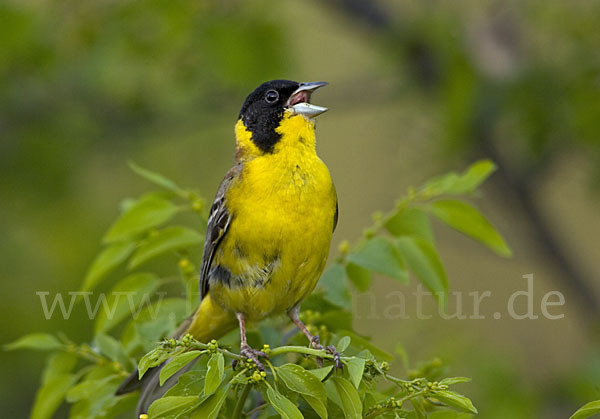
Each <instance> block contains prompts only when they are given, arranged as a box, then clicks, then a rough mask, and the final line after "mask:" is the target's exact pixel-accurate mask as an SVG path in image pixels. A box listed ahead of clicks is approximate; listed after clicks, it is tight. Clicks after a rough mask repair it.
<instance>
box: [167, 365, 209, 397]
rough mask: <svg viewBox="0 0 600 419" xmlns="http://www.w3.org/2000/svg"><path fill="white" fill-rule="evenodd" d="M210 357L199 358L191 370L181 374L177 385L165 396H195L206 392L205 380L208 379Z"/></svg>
mask: <svg viewBox="0 0 600 419" xmlns="http://www.w3.org/2000/svg"><path fill="white" fill-rule="evenodd" d="M207 362H208V357H201V358H199V359H198V360H197V361H196V362H195V363H194V365H193V366H192V368H191V370H190V371H188V372H186V373H183V374H181V376H179V379H178V380H177V383H176V384H175V385H174V386H173V387H171V388H170V389H169V391H167V392H166V393H165V396H193V395H198V394H202V393H203V392H204V379H205V378H206V370H207V369H208V368H207V366H206V364H207Z"/></svg>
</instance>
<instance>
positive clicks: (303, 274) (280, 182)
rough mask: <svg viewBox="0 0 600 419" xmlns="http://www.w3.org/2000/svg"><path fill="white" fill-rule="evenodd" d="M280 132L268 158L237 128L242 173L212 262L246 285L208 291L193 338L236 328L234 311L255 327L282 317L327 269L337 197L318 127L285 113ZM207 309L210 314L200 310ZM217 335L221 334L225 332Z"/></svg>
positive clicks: (229, 193)
mask: <svg viewBox="0 0 600 419" xmlns="http://www.w3.org/2000/svg"><path fill="white" fill-rule="evenodd" d="M277 131H278V132H279V133H280V134H281V139H280V140H279V142H278V143H277V144H276V146H275V150H274V152H273V153H269V154H265V153H262V152H261V151H260V150H259V149H258V148H257V147H256V146H255V145H254V143H253V142H252V141H251V139H250V138H251V133H250V132H249V131H248V130H247V129H246V128H245V127H244V124H243V123H242V122H241V121H238V123H237V124H236V128H235V133H236V140H237V145H238V150H240V151H241V153H242V156H243V157H242V161H243V168H242V170H241V172H240V174H239V175H238V176H237V178H235V179H234V180H233V181H232V182H231V184H230V186H229V189H228V191H227V192H226V195H225V197H226V202H227V208H228V210H229V211H230V213H231V214H232V215H233V222H232V225H231V227H230V229H229V231H228V233H227V235H226V236H225V237H224V239H223V242H222V243H221V244H220V245H219V249H218V250H217V252H216V254H215V257H214V262H213V263H214V264H220V265H224V266H225V267H227V268H228V269H229V270H230V271H231V273H232V274H233V275H235V276H239V277H243V278H245V280H246V283H245V284H242V286H240V287H228V286H226V285H224V284H220V283H216V284H212V285H211V288H210V293H209V295H208V297H210V298H209V299H208V300H207V298H206V297H205V299H204V300H203V302H202V304H201V307H200V308H199V311H198V313H197V314H198V315H197V316H196V317H195V319H194V321H193V322H192V324H191V325H190V332H192V334H194V336H195V337H196V338H198V337H204V338H205V340H206V338H207V336H206V330H205V329H206V328H205V324H206V323H208V322H209V321H211V320H212V323H215V318H222V320H223V323H224V324H223V326H226V325H229V324H230V325H231V327H235V325H236V322H235V321H232V320H231V319H235V317H233V313H235V312H242V313H244V314H245V315H246V318H247V319H248V320H251V321H257V320H261V319H263V318H265V317H267V316H269V315H272V314H279V313H284V312H285V311H286V310H288V309H290V308H291V307H293V306H294V305H295V304H297V303H298V302H300V301H301V300H302V299H304V298H305V297H306V296H307V295H308V294H309V293H310V292H311V291H312V290H313V289H314V287H315V285H316V284H317V281H318V280H319V277H320V275H321V272H322V271H323V268H324V267H325V262H326V260H327V255H328V253H329V245H330V242H331V235H332V232H333V222H334V214H335V210H336V201H337V199H336V192H335V188H334V186H333V182H332V180H331V176H330V174H329V170H328V169H327V166H326V165H325V164H324V163H323V162H322V161H321V159H320V158H319V157H318V156H317V153H316V151H315V129H314V122H312V121H311V120H309V119H306V118H304V117H303V116H301V115H292V113H291V112H290V111H286V113H285V115H284V117H283V119H282V121H281V124H280V126H279V128H277ZM265 267H269V268H270V269H269V270H267V271H265V269H264V268H265ZM204 305H206V306H207V307H206V308H208V306H210V307H211V309H210V310H206V309H204V310H203V308H204V307H203V306H204ZM222 312H230V313H231V316H226V315H222ZM225 323H226V324H225ZM211 329H213V328H212V327H211ZM215 329H216V330H217V331H218V332H219V333H218V334H219V335H220V334H222V333H225V332H226V331H227V330H228V329H225V331H223V329H224V328H219V327H216V328H215ZM214 337H218V336H215V335H212V336H208V338H214Z"/></svg>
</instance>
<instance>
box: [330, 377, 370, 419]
mask: <svg viewBox="0 0 600 419" xmlns="http://www.w3.org/2000/svg"><path fill="white" fill-rule="evenodd" d="M325 383H326V385H325V387H326V389H327V394H328V396H329V398H330V399H331V400H333V402H334V403H335V404H337V405H338V406H339V407H340V408H341V409H342V411H343V412H344V416H345V417H346V418H348V419H359V418H362V403H361V401H360V396H359V394H358V392H357V391H356V388H354V386H353V385H352V383H351V382H350V381H348V380H346V379H345V378H343V377H339V376H333V377H331V378H330V379H329V380H327V381H326V382H325Z"/></svg>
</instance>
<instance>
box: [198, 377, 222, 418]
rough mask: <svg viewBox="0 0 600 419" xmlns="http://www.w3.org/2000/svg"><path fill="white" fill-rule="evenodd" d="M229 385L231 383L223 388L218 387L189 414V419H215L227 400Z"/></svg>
mask: <svg viewBox="0 0 600 419" xmlns="http://www.w3.org/2000/svg"><path fill="white" fill-rule="evenodd" d="M230 385H231V382H228V383H227V384H225V385H224V386H220V387H219V388H218V390H217V391H215V393H214V394H213V395H212V396H210V397H208V398H206V399H205V400H204V401H203V402H202V404H200V406H198V407H197V408H195V409H194V410H193V411H192V412H191V414H190V419H215V418H216V417H217V415H218V414H219V412H220V411H221V407H222V406H223V403H224V402H225V399H226V398H227V391H229V386H230Z"/></svg>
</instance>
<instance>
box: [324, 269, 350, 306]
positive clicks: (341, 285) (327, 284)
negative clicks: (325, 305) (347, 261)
mask: <svg viewBox="0 0 600 419" xmlns="http://www.w3.org/2000/svg"><path fill="white" fill-rule="evenodd" d="M319 287H320V288H322V289H324V290H325V298H326V299H327V300H329V301H331V302H332V303H333V304H335V305H337V306H339V307H343V308H349V307H350V306H351V302H350V294H349V293H348V287H347V285H346V270H345V269H344V267H343V266H342V265H340V264H339V263H334V264H333V265H331V266H330V267H329V269H327V270H326V271H325V273H324V274H323V275H322V276H321V280H320V281H319Z"/></svg>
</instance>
